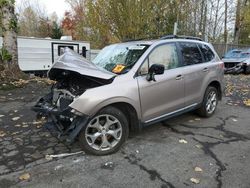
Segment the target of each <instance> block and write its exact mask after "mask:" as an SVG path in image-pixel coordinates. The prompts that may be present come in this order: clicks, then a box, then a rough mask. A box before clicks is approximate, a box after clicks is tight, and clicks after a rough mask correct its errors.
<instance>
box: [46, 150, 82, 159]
mask: <svg viewBox="0 0 250 188" xmlns="http://www.w3.org/2000/svg"><path fill="white" fill-rule="evenodd" d="M81 153H83V151H79V152H75V153H62V154H58V155H45V159H47V160H52V159H53V158H60V157H68V156H72V155H78V154H81Z"/></svg>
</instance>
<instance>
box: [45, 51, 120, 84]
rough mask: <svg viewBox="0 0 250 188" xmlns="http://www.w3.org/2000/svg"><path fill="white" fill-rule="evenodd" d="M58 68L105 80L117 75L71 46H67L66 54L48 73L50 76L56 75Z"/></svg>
mask: <svg viewBox="0 0 250 188" xmlns="http://www.w3.org/2000/svg"><path fill="white" fill-rule="evenodd" d="M58 69H61V70H68V71H73V72H77V73H79V74H81V75H85V76H90V77H95V78H100V79H105V80H108V79H111V78H113V77H114V76H115V75H116V74H114V73H112V72H109V71H107V70H105V69H102V68H100V67H98V66H96V65H95V64H94V63H92V62H90V61H89V60H87V59H86V58H84V57H82V56H80V55H79V54H77V53H76V52H74V51H73V50H71V49H69V48H66V49H65V52H64V54H63V55H62V56H60V57H59V58H58V60H57V61H56V62H55V63H54V64H53V66H52V67H51V69H50V70H49V73H48V76H49V78H53V77H55V75H53V74H54V73H56V72H57V71H53V70H58Z"/></svg>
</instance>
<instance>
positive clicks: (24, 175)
mask: <svg viewBox="0 0 250 188" xmlns="http://www.w3.org/2000/svg"><path fill="white" fill-rule="evenodd" d="M29 179H30V174H29V173H25V174H22V175H21V176H19V180H21V181H24V180H29Z"/></svg>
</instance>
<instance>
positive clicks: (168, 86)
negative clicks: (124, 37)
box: [33, 36, 224, 155]
mask: <svg viewBox="0 0 250 188" xmlns="http://www.w3.org/2000/svg"><path fill="white" fill-rule="evenodd" d="M223 72H224V64H223V62H222V61H220V59H219V57H218V55H217V54H216V52H215V51H214V49H213V47H212V46H211V45H210V44H208V43H206V42H203V41H201V40H199V39H197V38H192V37H186V36H182V37H180V36H179V37H178V36H166V37H163V38H161V39H159V40H152V41H132V42H126V43H119V44H113V45H110V46H108V47H105V48H104V49H103V50H102V51H101V52H100V53H99V54H98V56H97V57H96V58H95V59H94V60H93V62H90V61H88V60H86V59H85V58H83V57H81V56H80V55H78V54H76V53H75V52H73V51H71V50H70V49H67V50H66V52H65V53H64V54H63V55H62V56H61V57H60V58H59V59H58V60H57V62H56V63H55V64H54V65H53V66H52V68H51V69H50V71H49V73H48V76H49V78H50V79H52V80H55V81H56V84H54V85H53V86H52V88H51V92H50V93H49V94H48V95H46V96H45V97H43V98H41V99H40V100H39V101H38V102H37V104H36V105H35V106H34V107H33V109H34V110H35V111H36V112H37V113H38V115H39V116H46V117H47V118H48V121H49V122H50V124H53V126H55V127H56V129H57V131H58V133H59V136H60V138H62V139H65V141H68V142H73V141H75V140H76V139H77V140H79V143H80V145H81V146H82V148H83V149H84V150H85V151H86V152H88V153H91V154H95V155H106V154H111V153H113V152H116V151H117V150H118V149H119V148H120V147H121V145H122V144H123V143H124V142H125V140H126V139H127V138H128V135H129V133H131V132H137V131H139V130H141V128H143V127H144V126H147V125H150V124H154V123H156V122H159V121H162V120H165V119H168V118H170V117H173V116H176V115H180V114H182V113H185V112H188V111H192V110H197V112H198V113H199V114H200V115H201V116H203V117H210V116H211V115H212V114H213V113H214V112H215V110H216V107H217V104H218V100H220V99H221V97H222V90H223V89H222V80H223Z"/></svg>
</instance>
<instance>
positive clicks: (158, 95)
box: [137, 43, 185, 123]
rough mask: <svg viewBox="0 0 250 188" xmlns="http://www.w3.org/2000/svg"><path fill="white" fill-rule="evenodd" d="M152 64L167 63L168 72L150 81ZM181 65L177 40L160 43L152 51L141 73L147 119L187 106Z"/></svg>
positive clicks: (142, 106)
mask: <svg viewBox="0 0 250 188" xmlns="http://www.w3.org/2000/svg"><path fill="white" fill-rule="evenodd" d="M152 64H163V65H164V66H165V72H164V74H163V75H155V80H156V81H150V82H149V81H147V79H146V76H147V73H148V68H149V67H150V66H151V65H152ZM181 69H182V67H180V61H179V57H178V50H177V46H176V43H167V44H164V45H161V46H158V47H156V48H155V49H154V50H152V52H151V53H150V54H149V56H148V58H147V59H146V60H145V62H144V64H143V65H142V67H141V69H140V72H139V74H140V75H139V76H138V77H137V81H138V86H139V94H140V100H141V110H142V121H143V122H146V123H150V122H153V121H154V120H158V119H160V118H163V117H165V116H167V115H168V114H169V113H172V112H174V111H177V110H179V109H181V108H183V107H184V102H185V99H184V80H183V79H182V75H181V72H182V71H181Z"/></svg>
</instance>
